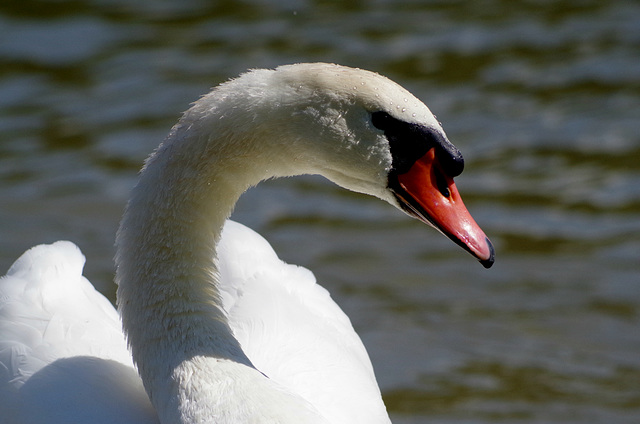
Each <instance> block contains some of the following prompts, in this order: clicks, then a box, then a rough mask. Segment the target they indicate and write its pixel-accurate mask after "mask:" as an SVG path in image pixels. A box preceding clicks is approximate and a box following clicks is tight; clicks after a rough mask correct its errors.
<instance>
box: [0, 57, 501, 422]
mask: <svg viewBox="0 0 640 424" xmlns="http://www.w3.org/2000/svg"><path fill="white" fill-rule="evenodd" d="M462 169H463V159H462V155H461V154H460V152H459V151H458V150H457V149H456V148H455V147H454V146H453V144H451V143H450V142H449V141H448V139H447V137H446V135H445V133H444V131H443V130H442V127H441V125H440V124H439V123H438V121H437V120H436V118H435V117H434V115H433V114H432V113H431V112H430V111H429V109H428V108H427V107H426V106H425V105H424V104H423V103H422V102H421V101H420V100H418V99H417V98H416V97H414V96H413V95H412V94H411V93H409V92H408V91H407V90H405V89H404V88H402V87H401V86H399V85H398V84H396V83H394V82H392V81H391V80H389V79H387V78H385V77H383V76H381V75H379V74H377V73H373V72H369V71H365V70H360V69H352V68H348V67H344V66H339V65H334V64H324V63H311V64H295V65H285V66H280V67H278V68H276V69H269V70H267V69H260V70H252V71H249V72H247V73H245V74H242V75H241V76H239V77H237V78H236V79H232V80H229V81H227V82H224V83H222V84H221V85H219V86H217V87H216V88H214V89H213V90H212V91H211V92H209V93H208V94H206V95H204V96H203V97H202V98H200V99H199V100H198V101H196V102H195V103H194V104H193V105H192V107H191V108H190V109H189V110H187V111H186V112H185V113H184V114H183V116H182V117H181V119H180V120H179V121H178V123H177V124H176V125H175V126H174V127H173V128H172V129H171V131H170V133H169V135H168V136H167V138H166V139H165V140H164V142H163V143H161V145H160V146H159V147H158V148H157V149H156V150H155V152H153V153H152V154H151V156H150V157H149V158H148V159H147V161H146V162H145V164H144V166H143V169H142V171H141V172H140V176H139V182H138V183H137V185H136V186H135V188H134V189H133V190H132V194H131V197H130V200H129V202H128V204H127V206H126V209H125V212H124V215H123V218H122V221H121V224H120V227H119V230H118V233H117V236H116V256H115V262H116V283H117V284H118V290H117V307H118V311H119V315H118V313H117V312H116V310H115V309H114V308H113V307H112V306H111V304H110V303H109V302H108V301H107V300H106V299H105V298H104V297H103V296H102V295H101V294H99V293H98V292H97V291H96V290H95V289H94V288H93V287H92V286H91V284H90V283H89V281H88V280H86V279H85V278H84V277H83V276H82V267H83V265H84V260H85V259H84V256H83V255H82V253H81V252H80V250H79V249H78V247H77V246H75V245H74V244H73V243H71V242H68V241H59V242H56V243H54V244H51V245H40V246H36V247H34V248H32V249H30V250H28V251H27V252H26V253H24V254H23V255H22V256H21V257H20V258H19V259H18V260H17V261H16V262H15V263H14V264H13V265H12V266H11V268H10V269H9V271H8V272H7V275H6V276H4V277H3V278H2V279H1V280H0V417H2V421H3V422H5V423H15V424H18V423H20V424H23V423H48V424H52V423H54V424H55V423H63V422H64V423H105V424H106V423H131V424H133V423H137V424H140V423H158V422H160V423H163V424H166V423H218V424H227V423H334V424H335V423H368V424H371V423H389V422H390V420H389V416H388V414H387V411H386V408H385V406H384V403H383V401H382V398H381V394H380V390H379V388H378V385H377V383H376V379H375V376H374V371H373V368H372V365H371V362H370V360H369V357H368V355H367V352H366V350H365V348H364V346H363V344H362V342H361V340H360V338H359V337H358V336H357V334H356V333H355V331H354V329H353V327H352V325H351V323H350V321H349V319H348V317H347V316H346V315H345V314H344V313H343V312H342V311H341V309H340V308H339V307H338V306H337V305H336V304H335V303H334V302H333V300H332V299H331V297H330V296H329V294H328V292H327V291H326V290H325V289H323V288H322V287H321V286H320V285H318V284H316V282H315V279H314V277H313V275H312V274H311V272H310V271H308V270H306V269H304V268H301V267H297V266H293V265H288V264H285V263H284V262H282V261H281V260H280V259H278V257H277V255H276V254H275V252H274V251H273V249H272V248H271V247H270V246H269V244H268V243H267V242H266V241H265V240H264V239H263V238H262V237H260V236H259V235H258V234H257V233H255V232H253V231H252V230H250V229H248V228H247V227H245V226H243V225H241V224H238V223H235V222H233V221H230V220H228V218H229V216H230V215H231V213H232V210H233V207H234V204H235V203H236V201H237V199H238V198H239V197H240V195H241V194H242V193H243V192H244V191H246V190H247V189H248V188H250V187H252V186H254V185H256V184H258V183H259V182H260V181H262V180H265V179H269V178H276V177H288V176H294V175H300V174H320V175H323V176H325V177H326V178H328V179H329V180H331V181H333V182H334V183H336V184H338V185H339V186H342V187H344V188H347V189H350V190H353V191H356V192H360V193H366V194H369V195H372V196H375V197H378V198H380V199H382V200H384V201H386V202H388V203H390V204H391V205H393V206H395V207H397V208H399V209H401V210H402V211H404V212H406V213H407V214H408V215H410V216H412V217H415V218H418V219H419V220H421V221H423V222H425V223H427V224H429V225H431V226H433V227H435V228H436V229H437V230H438V231H440V232H441V233H443V234H444V235H445V236H447V237H449V238H450V239H451V240H452V241H454V242H455V243H456V244H458V245H460V246H461V247H463V248H464V249H465V250H467V251H468V252H469V253H471V254H472V255H473V256H475V257H476V259H478V260H479V261H480V262H481V263H482V264H483V265H484V266H485V267H489V266H491V265H492V263H493V260H494V250H493V247H492V245H491V243H490V241H489V239H488V238H487V237H486V236H485V234H484V233H483V232H482V230H481V229H480V228H479V226H478V225H477V224H476V223H475V221H474V220H473V218H472V217H471V216H470V214H469V212H468V211H467V209H466V208H465V206H464V204H463V203H462V200H461V198H460V195H459V193H458V190H457V188H456V186H455V184H454V182H453V178H454V177H455V176H457V175H459V174H460V173H461V172H462ZM120 323H122V324H120ZM121 325H122V327H121ZM121 328H122V329H123V330H124V331H123V330H122V329H121Z"/></svg>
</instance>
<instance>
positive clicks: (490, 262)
mask: <svg viewBox="0 0 640 424" xmlns="http://www.w3.org/2000/svg"><path fill="white" fill-rule="evenodd" d="M485 241H486V242H487V247H488V248H489V257H488V258H487V259H480V264H482V266H483V267H485V268H487V269H489V268H491V266H492V265H493V262H494V261H495V253H496V252H495V250H494V248H493V244H492V243H491V240H489V238H488V237H485Z"/></svg>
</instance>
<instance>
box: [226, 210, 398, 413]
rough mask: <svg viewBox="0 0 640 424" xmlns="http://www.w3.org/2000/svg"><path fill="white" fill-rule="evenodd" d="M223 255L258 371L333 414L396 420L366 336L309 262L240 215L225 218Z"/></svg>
mask: <svg viewBox="0 0 640 424" xmlns="http://www.w3.org/2000/svg"><path fill="white" fill-rule="evenodd" d="M218 261H219V271H220V280H221V296H222V300H223V305H224V308H225V310H226V312H227V314H228V317H229V324H230V326H231V328H232V330H233V332H234V334H235V336H236V338H237V339H238V340H239V341H240V344H241V346H242V348H243V350H244V351H245V353H246V354H247V356H248V357H249V359H250V360H251V361H252V363H253V365H254V366H255V367H256V368H257V369H258V370H259V371H261V372H262V373H263V374H265V375H266V376H267V377H268V378H270V379H273V380H274V381H276V382H277V383H279V384H281V385H282V386H284V387H286V388H287V389H288V390H290V391H292V392H293V393H296V394H298V395H300V396H302V397H303V398H305V399H306V400H307V401H309V402H310V403H311V404H313V405H314V406H315V407H316V408H317V409H318V410H319V411H320V412H321V413H322V414H323V415H324V416H325V417H326V418H327V419H328V421H329V422H332V423H341V422H349V423H352V422H369V423H376V422H389V421H388V416H387V413H386V409H385V407H384V404H383V402H382V399H381V395H380V390H379V388H378V385H377V383H376V380H375V376H374V372H373V368H372V365H371V361H370V359H369V356H368V354H367V352H366V350H365V347H364V345H363V344H362V341H361V340H360V338H359V337H358V335H357V334H356V332H355V331H354V329H353V326H352V325H351V322H350V320H349V318H348V317H347V316H346V314H345V313H344V312H343V311H342V310H341V309H340V307H339V306H338V305H337V304H336V303H335V302H334V301H333V300H332V299H331V297H330V295H329V293H328V292H327V290H325V289H324V288H322V287H321V286H320V285H318V284H316V280H315V277H314V276H313V274H312V273H311V272H310V271H309V270H307V269H305V268H302V267H298V266H294V265H289V264H286V263H284V262H283V261H281V260H280V259H279V258H278V257H277V255H276V253H275V252H274V251H273V249H272V248H271V246H270V245H269V243H268V242H267V241H266V240H264V239H263V238H262V237H261V236H260V235H258V234H257V233H255V232H254V231H252V230H250V229H248V228H247V227H245V226H243V225H241V224H238V223H236V222H233V221H227V223H226V224H225V227H224V230H223V233H222V239H221V241H220V244H219V246H218Z"/></svg>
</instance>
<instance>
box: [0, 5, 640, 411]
mask: <svg viewBox="0 0 640 424" xmlns="http://www.w3.org/2000/svg"><path fill="white" fill-rule="evenodd" d="M298 61H329V62H337V63H341V64H345V65H350V66H357V67H362V68H367V69H370V70H374V71H378V72H381V73H383V74H385V75H387V76H389V77H391V78H392V79H394V80H396V81H398V82H400V83H401V84H403V85H405V86H406V87H407V88H409V89H410V90H411V91H413V92H414V93H415V94H416V95H417V96H418V97H420V98H421V99H423V100H424V101H425V102H426V103H427V104H428V105H429V106H430V108H431V109H432V110H433V111H434V112H435V113H436V114H437V115H438V119H439V120H440V121H442V122H443V125H444V127H445V129H446V131H447V133H448V135H449V138H450V139H451V140H452V141H453V142H454V143H455V144H456V145H457V147H458V148H460V149H461V150H462V152H463V153H464V155H465V158H466V170H465V172H464V173H463V174H462V175H461V176H460V177H459V178H458V179H457V182H458V187H459V188H460V191H461V193H462V195H463V197H464V198H465V201H466V203H467V206H468V207H469V209H470V210H471V212H472V214H473V215H474V216H475V218H476V220H477V221H478V223H479V224H480V225H481V226H482V227H483V229H484V230H485V232H486V233H487V234H488V235H489V236H490V237H491V239H492V240H493V242H494V244H495V246H496V250H497V261H496V265H495V266H494V267H493V268H492V269H490V270H484V269H483V268H482V267H481V266H480V265H479V264H478V263H477V262H476V261H474V260H473V258H471V257H470V256H469V255H468V254H466V253H464V252H463V251H462V250H460V249H459V248H458V247H456V246H455V245H453V244H452V243H451V242H450V241H448V240H446V239H445V238H444V237H442V236H440V235H439V234H437V233H436V232H435V231H433V230H431V229H429V228H427V227H426V226H424V225H422V224H421V223H419V222H417V221H415V220H411V219H409V218H407V217H406V216H404V215H403V214H401V213H399V212H398V211H396V210H394V209H393V208H391V207H390V206H388V205H385V204H382V203H381V202H379V201H377V200H375V199H369V198H366V197H363V196H360V195H355V194H351V193H346V192H344V191H342V190H341V189H339V188H336V187H334V186H332V185H331V184H329V183H327V182H325V181H324V180H322V179H319V178H314V177H306V178H299V179H290V180H286V181H285V180H283V181H274V182H269V183H267V184H265V185H263V186H261V187H258V188H256V189H253V190H251V191H250V192H249V193H247V194H246V195H245V196H244V197H243V198H242V199H241V202H240V204H239V205H238V208H237V210H236V213H235V214H234V218H235V219H237V220H239V221H241V222H243V223H245V224H247V225H250V226H251V227H253V228H254V229H256V230H258V231H259V232H260V233H262V234H263V235H264V236H265V237H267V239H269V240H270V241H271V243H272V244H273V245H274V247H275V248H276V250H277V251H278V252H279V254H280V256H281V257H282V258H284V259H285V260H287V261H289V262H292V263H297V264H301V265H304V266H306V267H308V268H311V269H312V270H314V272H315V274H316V276H317V277H318V279H319V281H320V282H321V283H322V284H323V285H324V286H325V287H327V288H328V289H329V290H330V291H331V293H332V295H333V297H334V298H335V299H336V300H337V301H338V302H339V303H340V305H341V306H342V307H343V309H345V311H346V312H347V313H348V314H349V315H350V316H351V318H352V320H353V323H354V325H355V327H356V328H357V330H358V331H359V333H360V334H361V335H362V337H363V339H364V341H365V344H366V345H367V347H368V349H369V352H370V354H371V357H372V359H373V362H374V366H375V368H376V371H377V375H378V380H379V382H380V386H381V388H382V390H383V394H384V397H385V401H386V403H387V406H388V409H389V411H390V413H391V415H392V418H393V420H394V422H397V423H423V422H427V423H473V424H480V423H549V424H552V423H576V424H577V423H581V424H585V423H622V424H624V423H638V422H640V327H639V326H640V4H638V3H637V2H635V1H632V0H627V1H624V0H618V1H612V2H606V1H601V0H584V1H577V0H576V1H557V0H555V1H543V0H539V1H506V0H503V1H497V0H494V1H474V2H458V1H451V2H445V1H442V2H440V1H410V0H406V1H384V0H380V1H373V2H364V1H363V2H329V1H319V2H303V1H298V0H290V1H284V2H280V1H267V0H262V1H260V0H255V1H248V2H232V1H222V2H215V1H214V2H210V1H204V0H203V1H196V0H193V1H183V2H169V1H151V0H149V1H137V2H131V1H126V0H104V1H99V0H96V1H93V2H89V1H57V2H46V1H42V2H40V1H26V2H20V3H18V2H4V3H2V4H0V205H1V206H0V268H2V270H3V271H4V270H6V268H7V267H8V266H9V265H10V264H11V262H12V261H13V260H14V259H15V258H17V257H18V256H19V255H20V254H21V253H22V252H23V251H24V250H25V249H27V248H28V247H30V246H32V245H35V244H38V243H43V242H52V241H54V240H58V239H70V240H73V241H74V242H76V243H77V244H78V245H79V246H80V247H81V248H82V250H83V251H84V253H85V254H86V256H87V266H86V268H85V270H86V275H87V276H88V277H89V279H90V280H91V281H92V282H93V283H94V284H95V285H96V287H98V288H99V289H100V290H101V291H103V292H104V293H105V294H107V295H108V296H109V297H110V298H111V299H113V297H114V290H115V288H114V285H113V283H112V277H113V265H112V256H113V239H114V232H115V229H116V227H117V222H118V220H119V217H120V214H121V211H122V208H123V206H124V203H125V201H126V199H127V196H128V191H129V189H130V188H131V186H132V185H133V184H134V182H135V178H136V172H137V170H138V169H139V167H140V165H141V163H142V161H143V160H144V158H145V156H146V155H147V154H148V153H149V152H150V151H151V150H153V148H154V147H155V146H156V145H157V144H158V143H159V142H160V141H161V140H162V138H163V137H164V135H165V134H166V133H167V131H168V129H169V128H170V127H171V125H172V124H173V123H174V122H175V121H176V119H177V118H178V116H179V113H180V112H181V111H183V110H185V109H186V108H187V107H188V105H189V103H190V102H191V101H193V100H195V99H196V98H197V97H198V96H199V95H200V94H202V93H204V92H206V91H207V90H208V88H209V87H211V86H213V85H216V84H217V83H219V82H221V81H224V80H225V79H227V78H230V77H233V76H234V75H237V74H238V73H240V72H242V71H244V70H245V69H247V68H255V67H272V66H276V65H278V64H282V63H292V62H298Z"/></svg>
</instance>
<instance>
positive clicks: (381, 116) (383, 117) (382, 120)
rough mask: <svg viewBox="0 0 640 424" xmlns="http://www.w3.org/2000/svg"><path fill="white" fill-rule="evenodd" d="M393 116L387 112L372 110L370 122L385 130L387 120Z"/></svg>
mask: <svg viewBox="0 0 640 424" xmlns="http://www.w3.org/2000/svg"><path fill="white" fill-rule="evenodd" d="M392 119H393V118H392V117H391V115H389V114H388V113H387V112H382V111H380V112H373V113H372V114H371V123H372V124H373V126H374V127H376V128H377V129H379V130H382V131H385V130H386V129H387V127H388V126H389V122H390V121H391V120H392Z"/></svg>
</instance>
